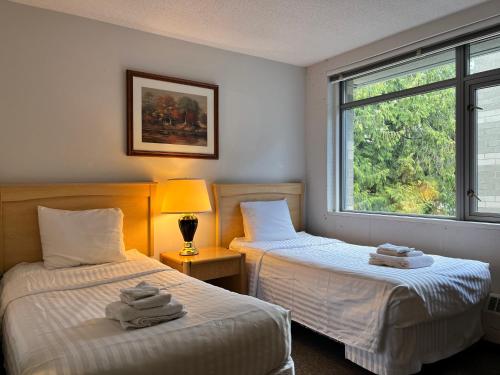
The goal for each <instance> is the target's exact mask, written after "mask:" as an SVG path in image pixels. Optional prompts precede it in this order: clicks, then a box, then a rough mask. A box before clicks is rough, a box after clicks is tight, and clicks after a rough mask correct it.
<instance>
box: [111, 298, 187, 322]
mask: <svg viewBox="0 0 500 375" xmlns="http://www.w3.org/2000/svg"><path fill="white" fill-rule="evenodd" d="M182 309H183V306H182V304H181V303H179V302H177V301H176V300H175V299H173V298H172V299H171V300H170V303H168V304H166V305H163V306H160V307H154V308H152V309H145V310H139V309H135V308H133V307H131V306H129V305H127V304H126V303H123V302H121V301H116V302H111V303H110V304H109V305H107V306H106V309H105V310H106V311H105V312H106V318H108V319H115V320H120V321H126V322H128V321H131V320H134V319H138V318H157V317H162V316H166V315H172V314H178V313H179V312H181V311H182Z"/></svg>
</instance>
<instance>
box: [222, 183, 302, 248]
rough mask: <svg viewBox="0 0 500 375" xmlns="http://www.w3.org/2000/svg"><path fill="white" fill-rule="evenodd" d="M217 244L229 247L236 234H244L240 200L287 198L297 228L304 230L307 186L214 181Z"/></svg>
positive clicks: (300, 184) (299, 184)
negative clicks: (305, 187)
mask: <svg viewBox="0 0 500 375" xmlns="http://www.w3.org/2000/svg"><path fill="white" fill-rule="evenodd" d="M213 190H214V197H215V210H216V222H215V226H216V232H215V233H216V235H215V241H216V244H217V246H223V247H228V246H229V243H230V242H231V241H232V240H233V238H235V237H243V236H244V232H243V219H242V216H241V211H240V202H248V201H269V200H278V199H286V200H287V202H288V208H289V209H290V216H291V217H292V222H293V226H294V227H295V230H297V231H299V230H302V229H303V227H302V222H303V215H304V185H303V184H302V183H301V182H296V183H295V182H294V183H283V184H214V185H213Z"/></svg>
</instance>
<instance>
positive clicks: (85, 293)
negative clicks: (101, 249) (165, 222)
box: [1, 251, 293, 375]
mask: <svg viewBox="0 0 500 375" xmlns="http://www.w3.org/2000/svg"><path fill="white" fill-rule="evenodd" d="M127 256H128V260H127V261H125V262H120V263H110V264H104V265H98V266H85V267H77V268H66V269H59V270H50V271H49V270H47V269H45V268H44V267H43V265H42V263H31V264H27V263H25V264H20V265H17V266H16V267H14V268H13V269H11V270H10V271H8V272H7V273H6V274H5V276H4V278H3V280H2V293H1V315H2V317H3V338H4V353H5V360H6V363H7V367H8V371H9V373H11V374H44V375H45V374H137V373H144V374H213V375H219V374H270V373H280V374H285V373H288V374H292V373H293V362H291V360H290V348H291V345H290V327H289V324H290V320H289V319H290V318H289V314H288V312H287V311H286V310H284V309H282V308H280V307H277V306H273V305H271V304H268V303H265V302H263V301H259V300H257V299H254V298H250V297H248V296H243V295H239V294H236V293H230V292H228V291H225V290H223V289H220V288H217V287H213V286H211V285H208V284H206V283H203V282H201V281H198V280H196V279H193V278H191V277H188V276H185V275H183V274H181V273H179V272H177V271H175V270H173V269H171V268H169V267H167V266H164V265H162V264H161V263H159V262H157V261H155V260H152V259H150V258H147V257H145V256H144V255H142V254H140V253H138V252H136V251H132V252H128V254H127ZM141 280H148V281H150V282H152V283H155V284H160V285H161V286H163V287H165V288H167V290H168V291H169V292H171V293H172V294H173V295H174V296H175V298H176V299H177V300H178V301H179V302H181V303H183V304H184V306H185V309H186V311H187V312H188V313H187V315H185V316H184V317H182V318H180V319H177V320H174V321H171V322H167V323H163V324H160V325H157V326H154V327H150V328H145V329H137V330H129V331H124V330H123V329H121V327H120V324H119V322H117V321H112V320H108V319H106V318H105V317H104V307H105V306H106V305H107V304H108V303H109V302H111V301H114V300H117V299H118V295H119V290H120V289H121V288H124V287H129V286H133V285H135V284H137V283H138V281H141Z"/></svg>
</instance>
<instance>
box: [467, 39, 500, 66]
mask: <svg viewBox="0 0 500 375" xmlns="http://www.w3.org/2000/svg"><path fill="white" fill-rule="evenodd" d="M498 68H500V38H492V39H488V40H485V41H483V42H477V43H472V44H471V45H470V59H469V73H470V74H474V73H479V72H484V71H486V70H491V69H498Z"/></svg>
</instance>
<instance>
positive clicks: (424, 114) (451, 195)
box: [343, 87, 455, 216]
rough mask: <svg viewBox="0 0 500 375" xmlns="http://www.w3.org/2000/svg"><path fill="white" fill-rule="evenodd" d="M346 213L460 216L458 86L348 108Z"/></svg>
mask: <svg viewBox="0 0 500 375" xmlns="http://www.w3.org/2000/svg"><path fill="white" fill-rule="evenodd" d="M343 121H344V146H345V147H344V150H345V151H344V179H343V181H344V202H343V203H344V209H346V210H356V211H370V212H388V213H401V214H417V215H420V214H424V215H445V216H454V215H455V88H454V87H453V88H448V89H443V90H436V91H432V92H428V93H425V94H421V95H415V96H411V97H405V98H401V99H396V100H391V101H386V102H381V103H377V104H370V105H366V106H362V107H357V108H353V109H350V110H345V111H344V112H343Z"/></svg>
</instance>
